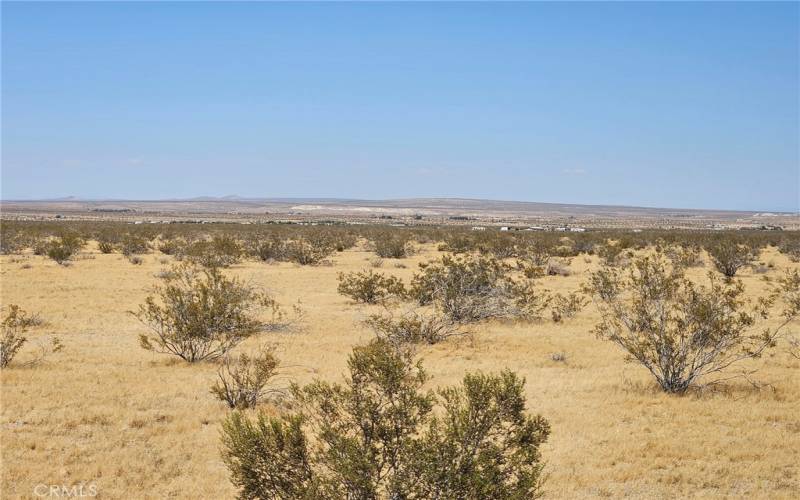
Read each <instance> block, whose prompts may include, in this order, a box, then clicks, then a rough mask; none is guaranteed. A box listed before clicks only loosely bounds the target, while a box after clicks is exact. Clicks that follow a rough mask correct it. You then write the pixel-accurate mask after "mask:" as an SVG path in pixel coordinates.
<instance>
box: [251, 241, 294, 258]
mask: <svg viewBox="0 0 800 500" xmlns="http://www.w3.org/2000/svg"><path fill="white" fill-rule="evenodd" d="M248 253H249V254H250V255H251V256H253V257H255V258H257V259H259V260H262V261H264V262H269V261H273V260H275V261H281V260H284V258H285V257H286V250H285V248H284V242H283V240H282V239H281V238H280V237H278V236H277V235H270V236H268V237H266V238H258V239H257V240H255V241H253V242H252V243H251V245H250V248H249V252H248Z"/></svg>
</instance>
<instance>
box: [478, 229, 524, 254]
mask: <svg viewBox="0 0 800 500" xmlns="http://www.w3.org/2000/svg"><path fill="white" fill-rule="evenodd" d="M482 235H483V237H482V238H480V239H479V240H478V242H477V247H478V251H479V252H481V253H483V254H487V255H493V256H494V257H496V258H498V259H508V258H510V257H514V256H516V255H517V254H518V251H517V245H516V241H515V239H514V237H513V236H510V235H507V234H497V233H494V234H493V233H482Z"/></svg>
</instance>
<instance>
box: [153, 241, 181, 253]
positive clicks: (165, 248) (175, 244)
mask: <svg viewBox="0 0 800 500" xmlns="http://www.w3.org/2000/svg"><path fill="white" fill-rule="evenodd" d="M157 248H158V251H159V252H161V253H163V254H164V255H174V256H176V257H178V256H181V255H183V253H184V250H185V248H186V242H185V241H183V240H180V239H165V240H162V241H161V242H160V243H159V244H158V247H157Z"/></svg>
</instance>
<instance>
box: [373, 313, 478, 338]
mask: <svg viewBox="0 0 800 500" xmlns="http://www.w3.org/2000/svg"><path fill="white" fill-rule="evenodd" d="M365 323H366V324H367V326H369V327H370V328H372V330H373V331H374V332H375V335H377V336H378V338H381V339H385V340H387V341H389V342H391V343H393V344H438V343H439V342H442V341H443V340H445V339H447V338H449V337H454V336H460V335H465V332H463V331H461V330H460V328H459V326H458V325H457V324H455V323H453V322H451V321H449V320H447V319H446V318H444V317H442V316H441V315H437V314H427V315H426V314H421V313H419V312H416V311H410V312H407V313H405V314H402V315H401V316H399V317H395V316H393V315H381V314H373V315H371V316H370V317H369V318H367V320H366V321H365Z"/></svg>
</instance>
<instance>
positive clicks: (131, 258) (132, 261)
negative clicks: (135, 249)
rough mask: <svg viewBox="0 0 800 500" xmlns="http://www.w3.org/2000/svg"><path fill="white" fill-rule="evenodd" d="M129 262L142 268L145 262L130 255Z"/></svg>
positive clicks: (138, 257) (136, 256)
mask: <svg viewBox="0 0 800 500" xmlns="http://www.w3.org/2000/svg"><path fill="white" fill-rule="evenodd" d="M128 262H130V263H131V264H133V265H134V266H141V265H142V262H144V260H143V259H142V258H141V257H140V256H138V255H129V256H128Z"/></svg>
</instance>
